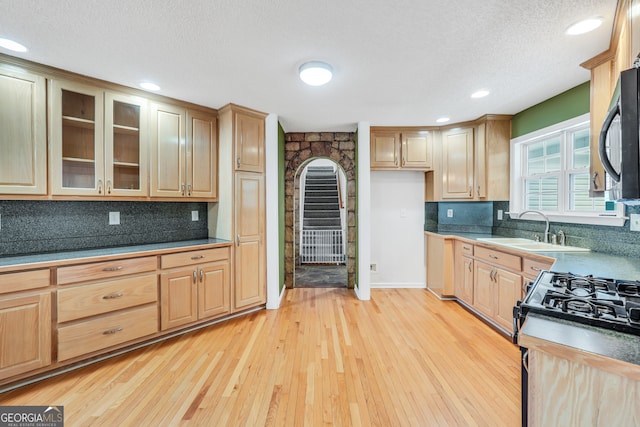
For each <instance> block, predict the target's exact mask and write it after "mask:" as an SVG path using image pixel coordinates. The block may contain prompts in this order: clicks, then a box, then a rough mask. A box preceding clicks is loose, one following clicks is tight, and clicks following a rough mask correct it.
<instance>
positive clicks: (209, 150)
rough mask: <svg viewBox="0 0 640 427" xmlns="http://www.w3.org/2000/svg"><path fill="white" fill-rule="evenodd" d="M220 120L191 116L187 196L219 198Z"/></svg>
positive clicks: (208, 116) (199, 115)
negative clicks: (218, 133) (218, 127)
mask: <svg viewBox="0 0 640 427" xmlns="http://www.w3.org/2000/svg"><path fill="white" fill-rule="evenodd" d="M216 130H217V129H216V118H215V117H214V116H213V115H211V114H207V113H204V112H199V111H188V112H187V147H186V148H187V153H186V154H187V196H189V197H206V198H209V199H216V198H217V197H218V141H217V137H216Z"/></svg>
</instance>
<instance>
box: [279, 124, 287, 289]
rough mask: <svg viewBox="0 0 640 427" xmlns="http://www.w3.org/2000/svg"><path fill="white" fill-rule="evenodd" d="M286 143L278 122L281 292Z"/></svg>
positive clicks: (281, 280)
mask: <svg viewBox="0 0 640 427" xmlns="http://www.w3.org/2000/svg"><path fill="white" fill-rule="evenodd" d="M284 143H285V134H284V129H282V125H281V124H280V122H278V240H279V241H280V253H279V258H280V283H279V285H280V292H281V293H282V288H284V271H285V270H284V269H285V266H284V216H285V209H284Z"/></svg>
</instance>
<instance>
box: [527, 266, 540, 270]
mask: <svg viewBox="0 0 640 427" xmlns="http://www.w3.org/2000/svg"><path fill="white" fill-rule="evenodd" d="M529 268H531V269H532V270H533V271H542V269H541V268H540V267H536V266H535V265H532V266H531V267H529Z"/></svg>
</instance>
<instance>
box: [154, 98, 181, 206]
mask: <svg viewBox="0 0 640 427" xmlns="http://www.w3.org/2000/svg"><path fill="white" fill-rule="evenodd" d="M185 123H186V112H185V110H184V109H182V108H178V107H175V106H172V105H161V104H153V106H152V108H151V141H152V144H151V145H152V147H151V196H154V197H181V196H185V195H186V194H187V183H186V171H185V166H186V162H185V155H186V151H185Z"/></svg>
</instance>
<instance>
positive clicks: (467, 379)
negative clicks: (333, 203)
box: [0, 288, 520, 426]
mask: <svg viewBox="0 0 640 427" xmlns="http://www.w3.org/2000/svg"><path fill="white" fill-rule="evenodd" d="M371 298H372V300H371V301H359V300H357V299H356V298H355V296H354V295H353V293H352V291H349V290H347V289H331V288H317V289H313V288H300V289H293V290H289V291H288V292H287V294H286V297H285V299H284V301H283V304H282V307H281V309H280V310H274V311H270V310H269V311H267V310H262V311H259V312H256V313H252V314H250V315H247V316H244V317H241V318H236V319H230V320H228V321H226V322H222V323H220V324H217V325H213V326H211V327H208V328H206V329H202V330H199V331H195V332H192V333H189V334H185V335H183V336H181V337H178V338H173V339H170V340H167V341H165V342H162V343H158V344H154V345H151V346H149V347H145V348H142V349H139V350H136V351H133V352H131V353H128V354H125V355H121V356H117V357H114V358H112V359H110V360H107V361H103V362H100V363H96V364H94V365H91V366H88V367H85V368H81V369H78V370H76V371H72V372H69V373H66V374H62V375H59V376H56V377H53V378H51V379H48V380H45V381H42V382H39V383H36V384H33V385H29V386H25V387H22V388H21V389H18V390H14V391H11V392H7V393H4V394H2V395H0V405H58V404H59V405H64V406H65V418H66V419H65V425H67V426H87V425H91V426H93V425H97V426H99V425H105V426H110V425H122V426H159V425H163V426H164V425H168V426H174V425H176V426H208V425H216V426H227V425H229V426H238V425H247V426H258V425H265V426H323V425H325V426H359V425H362V426H405V425H406V426H409V425H419V426H423V425H428V426H474V425H477V426H515V425H518V424H519V422H520V352H519V350H518V348H517V347H516V346H514V345H512V344H511V343H510V342H509V341H507V340H506V339H505V338H503V337H502V336H500V335H499V334H498V333H496V332H495V331H494V330H492V329H491V328H489V327H488V326H486V325H485V324H484V323H482V322H481V321H480V320H478V319H477V318H475V317H474V316H473V315H471V314H470V313H468V312H467V311H466V310H465V309H464V308H463V307H461V306H460V305H458V304H457V303H455V302H451V301H440V300H438V299H437V298H435V297H434V296H433V295H431V294H430V293H428V292H426V291H424V290H420V289H384V290H383V289H374V290H372V292H371Z"/></svg>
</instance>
